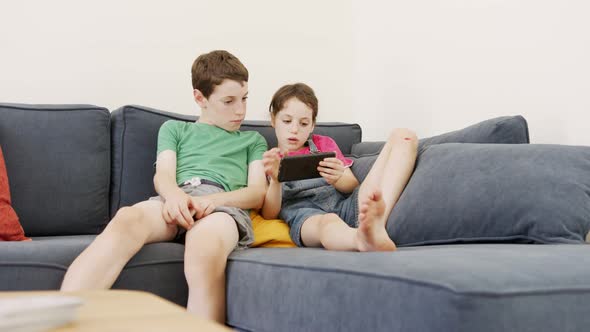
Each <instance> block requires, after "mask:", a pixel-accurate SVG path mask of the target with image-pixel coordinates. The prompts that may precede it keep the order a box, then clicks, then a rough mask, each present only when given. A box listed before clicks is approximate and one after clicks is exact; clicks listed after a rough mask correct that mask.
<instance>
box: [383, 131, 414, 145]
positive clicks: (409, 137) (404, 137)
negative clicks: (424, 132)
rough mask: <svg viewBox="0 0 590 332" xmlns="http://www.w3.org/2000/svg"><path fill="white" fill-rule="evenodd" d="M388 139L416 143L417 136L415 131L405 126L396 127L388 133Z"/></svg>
mask: <svg viewBox="0 0 590 332" xmlns="http://www.w3.org/2000/svg"><path fill="white" fill-rule="evenodd" d="M389 140H390V141H391V142H395V143H397V142H411V143H417V141H418V137H417V136H416V133H414V132H413V131H412V130H410V129H407V128H396V129H394V130H393V131H392V132H391V133H390V134H389Z"/></svg>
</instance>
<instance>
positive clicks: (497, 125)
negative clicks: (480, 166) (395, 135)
mask: <svg viewBox="0 0 590 332" xmlns="http://www.w3.org/2000/svg"><path fill="white" fill-rule="evenodd" d="M529 142H530V140H529V128H528V124H527V122H526V120H525V118H524V117H522V116H520V115H516V116H501V117H497V118H493V119H489V120H485V121H482V122H479V123H476V124H474V125H471V126H468V127H466V128H463V129H459V130H455V131H452V132H448V133H444V134H441V135H437V136H433V137H427V138H421V139H420V143H419V145H418V150H419V151H424V150H425V149H426V148H427V147H429V146H431V145H434V144H441V143H498V144H522V143H529ZM384 144H385V142H361V143H358V144H355V145H354V146H353V147H352V150H351V154H352V155H353V156H355V157H363V156H370V155H375V154H378V153H379V151H381V149H382V148H383V145H384Z"/></svg>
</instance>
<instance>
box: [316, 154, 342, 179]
mask: <svg viewBox="0 0 590 332" xmlns="http://www.w3.org/2000/svg"><path fill="white" fill-rule="evenodd" d="M344 170H345V168H344V163H343V162H342V160H340V159H338V158H325V159H324V160H322V161H320V166H318V171H319V172H320V175H321V176H322V177H323V178H324V179H326V182H328V183H329V184H331V185H333V184H334V183H336V182H338V180H340V178H341V177H342V174H344Z"/></svg>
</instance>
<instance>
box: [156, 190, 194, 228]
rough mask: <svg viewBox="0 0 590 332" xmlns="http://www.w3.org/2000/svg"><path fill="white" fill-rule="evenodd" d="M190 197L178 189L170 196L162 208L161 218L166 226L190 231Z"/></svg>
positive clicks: (192, 213) (191, 219)
mask: <svg viewBox="0 0 590 332" xmlns="http://www.w3.org/2000/svg"><path fill="white" fill-rule="evenodd" d="M192 204H193V203H192V200H191V197H190V196H189V195H188V194H187V193H185V192H184V191H182V190H180V189H178V190H177V191H175V192H174V193H172V194H170V195H169V196H168V197H167V198H166V200H165V202H164V206H163V208H162V217H163V218H164V220H165V221H166V223H168V224H177V225H179V226H181V227H183V228H185V229H187V230H188V229H190V228H191V227H192V226H193V224H194V220H193V215H194V214H195V212H194V208H192Z"/></svg>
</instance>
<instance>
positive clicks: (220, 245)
mask: <svg viewBox="0 0 590 332" xmlns="http://www.w3.org/2000/svg"><path fill="white" fill-rule="evenodd" d="M238 237H239V234H238V228H237V226H236V222H235V221H234V219H233V218H232V217H231V216H230V215H229V214H227V213H223V212H216V213H212V214H210V215H208V216H207V217H205V218H202V219H200V220H199V221H198V222H197V223H196V225H195V226H194V227H193V228H192V229H191V230H189V231H188V232H187V234H186V244H185V245H186V247H185V252H184V273H185V276H186V280H187V283H188V287H189V297H188V305H187V310H188V311H189V312H191V313H194V314H197V315H199V316H201V317H205V318H208V319H212V320H215V321H217V322H219V323H221V324H225V311H226V309H225V266H226V263H227V257H228V256H229V254H230V253H231V252H232V251H233V249H234V248H235V247H236V244H237V243H238Z"/></svg>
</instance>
